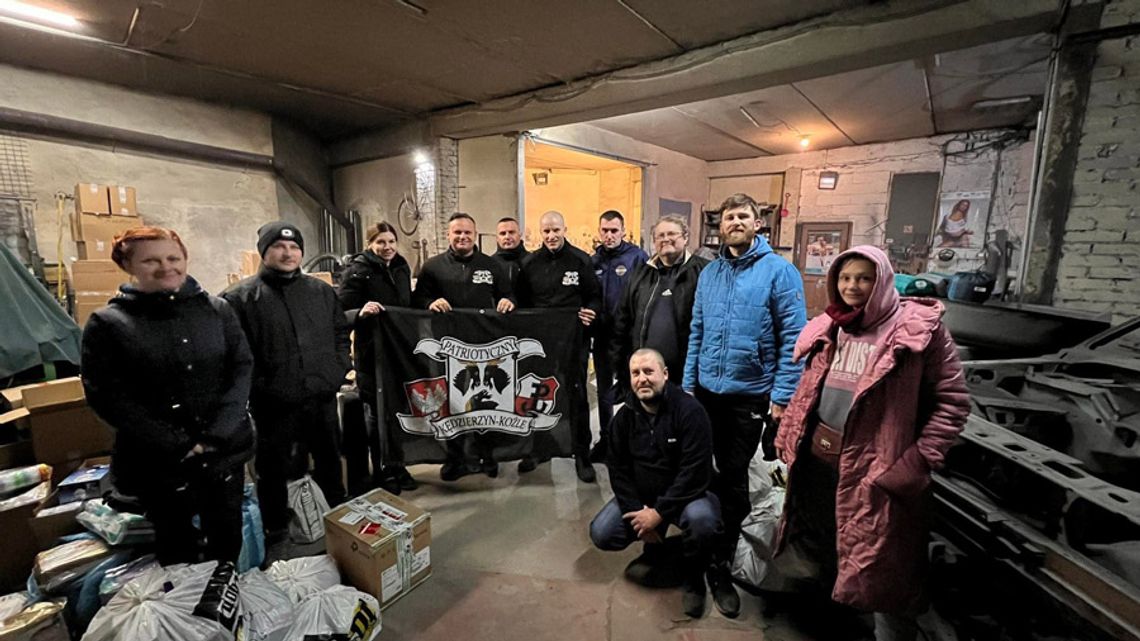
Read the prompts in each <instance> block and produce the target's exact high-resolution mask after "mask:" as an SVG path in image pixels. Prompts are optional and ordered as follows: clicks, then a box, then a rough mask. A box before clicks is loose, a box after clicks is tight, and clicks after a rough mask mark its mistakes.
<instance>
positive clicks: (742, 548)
mask: <svg viewBox="0 0 1140 641" xmlns="http://www.w3.org/2000/svg"><path fill="white" fill-rule="evenodd" d="M786 470H787V468H786V466H785V465H784V464H783V463H782V462H780V461H765V460H764V455H763V451H762V450H761V449H757V450H756V454H755V456H753V457H752V461H751V462H750V463H749V465H748V497H749V499H750V501H751V502H752V509H751V511H750V512H749V514H748V516H746V517H745V518H744V522H743V523H741V525H740V538H739V539H737V541H736V554H735V556H734V558H733V561H732V576H733V577H734V578H736V579H738V580H740V581H742V582H744V583H745V584H747V585H750V586H752V587H754V588H761V589H765V590H780V589H781V588H782V586H783V583H784V580H783V577H781V576H780V574H779V572H777V571H776V569H775V568H774V567H773V564H772V543H773V538H774V537H775V534H776V526H777V525H778V524H779V522H780V514H781V513H782V512H783V510H784V488H782V487H778V486H776V485H774V484H773V482H772V478H773V474H779V475H781V476H783V475H785V474H786Z"/></svg>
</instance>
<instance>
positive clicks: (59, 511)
mask: <svg viewBox="0 0 1140 641" xmlns="http://www.w3.org/2000/svg"><path fill="white" fill-rule="evenodd" d="M81 511H83V503H82V502H75V503H65V504H63V505H60V502H59V492H58V491H56V492H52V493H51V494H50V495H49V496H48V497H47V500H45V501H44V502H43V503H41V504H40V505H39V506H37V507H36V509H35V511H34V513H33V516H32V518H31V519H30V523H29V524H28V525H29V527H31V530H32V536H34V537H35V540H36V549H37V550H38V551H40V550H47V549H50V548H53V547H55V546H56V545H58V544H59V539H60V537H62V536H67V535H68V534H76V533H79V532H82V531H83V525H81V524H80V523H79V521H77V520H75V516H76V515H77V514H79V513H80V512H81Z"/></svg>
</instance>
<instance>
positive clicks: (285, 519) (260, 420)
mask: <svg viewBox="0 0 1140 641" xmlns="http://www.w3.org/2000/svg"><path fill="white" fill-rule="evenodd" d="M251 409H252V414H253V420H254V423H255V424H256V425H257V458H256V459H255V460H254V469H256V470H257V498H258V501H259V502H260V503H261V519H262V522H263V523H264V524H265V529H266V530H269V531H274V530H281V529H284V528H286V527H288V526H289V505H288V503H289V501H288V499H289V495H288V488H287V486H288V483H289V481H292V480H295V479H299V478H301V477H302V476H304V475H305V474H306V473H307V472H308V471H309V456H310V455H311V456H312V457H313V468H314V470H313V480H315V481H316V482H317V485H318V486H320V488H321V492H322V493H324V495H325V500H327V501H328V503H329V505H331V506H336V505H339V504H340V503H342V502H344V499H345V493H344V481H343V473H342V470H341V464H340V435H339V430H338V429H337V416H336V397H335V396H329V397H327V398H318V399H311V400H308V401H305V402H303V403H298V404H284V403H277V404H273V403H260V402H259V403H257V404H255V405H253V406H252V407H251Z"/></svg>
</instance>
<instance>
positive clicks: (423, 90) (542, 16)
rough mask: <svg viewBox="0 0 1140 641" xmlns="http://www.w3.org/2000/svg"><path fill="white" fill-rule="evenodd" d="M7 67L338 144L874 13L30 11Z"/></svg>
mask: <svg viewBox="0 0 1140 641" xmlns="http://www.w3.org/2000/svg"><path fill="white" fill-rule="evenodd" d="M25 1H26V2H30V3H33V4H37V5H40V6H44V7H47V8H53V9H57V10H60V11H64V12H66V13H69V14H71V15H73V16H75V17H76V18H78V19H79V20H80V23H81V28H80V30H79V33H80V34H81V35H82V36H83V37H82V38H74V37H66V36H63V35H60V34H53V33H46V32H42V31H35V30H29V29H24V28H21V27H18V26H14V25H12V24H9V23H0V62H5V63H9V64H15V65H20V66H26V67H31V68H37V69H44V70H49V71H55V72H60V73H65V74H70V75H76V76H81V77H86V78H91V79H94V80H100V81H106V82H112V83H115V84H120V85H125V86H129V87H134V88H139V89H144V90H148V91H157V92H162V93H169V94H174V95H181V96H190V97H194V98H201V99H206V100H213V101H220V102H226V103H232V104H238V105H242V106H248V107H252V108H255V109H259V110H263V111H267V112H270V113H273V114H276V115H280V116H284V117H289V118H291V119H294V120H296V121H298V122H301V123H304V124H306V125H307V126H309V127H310V128H312V129H313V130H314V131H316V132H317V133H318V134H319V135H320V136H321V137H323V138H325V139H334V138H338V137H343V136H346V135H348V134H351V133H354V132H359V131H362V130H367V129H376V128H380V127H390V126H393V125H398V124H401V123H402V122H405V121H408V120H412V119H415V118H416V117H419V116H422V115H424V114H427V113H429V112H432V111H435V110H440V109H445V108H455V107H462V106H464V105H470V104H480V103H485V102H487V101H490V100H494V99H497V98H502V97H506V96H512V95H516V94H520V93H523V92H527V91H532V90H536V89H541V88H544V87H551V86H558V85H561V84H564V83H568V82H570V81H573V80H577V79H581V78H585V77H589V76H592V75H595V74H599V73H603V72H607V71H612V70H615V69H622V68H626V67H629V66H632V65H637V64H640V63H645V62H648V61H653V60H658V59H662V58H666V57H670V56H675V55H678V54H682V53H684V52H686V51H690V50H692V49H697V48H700V47H705V46H708V45H711V44H714V43H718V42H722V41H725V40H729V39H732V38H736V37H739V36H742V35H746V34H750V33H755V32H761V31H765V30H769V29H774V28H778V27H781V26H784V25H788V24H792V23H796V22H800V21H803V20H806V19H811V18H815V17H819V16H824V15H827V14H830V13H831V12H832V11H835V10H838V9H841V8H850V7H852V6H858V5H864V4H874V2H872V1H871V0H864V1H861V2H853V1H852V0H779V1H767V2H762V3H761V2H740V1H737V0H702V1H701V2H692V1H691V0H574V1H573V2H537V1H535V0H493V1H492V2H485V1H479V2H477V1H474V0H339V1H338V2H336V3H327V2H313V1H312V0H272V1H271V0H241V1H239V2H234V1H233V0H141V2H140V1H139V0H25Z"/></svg>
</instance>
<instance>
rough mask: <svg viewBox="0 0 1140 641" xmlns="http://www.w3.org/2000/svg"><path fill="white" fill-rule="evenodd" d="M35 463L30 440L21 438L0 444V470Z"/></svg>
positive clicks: (0, 419)
mask: <svg viewBox="0 0 1140 641" xmlns="http://www.w3.org/2000/svg"><path fill="white" fill-rule="evenodd" d="M0 422H3V416H0ZM35 463H36V456H35V454H33V453H32V442H31V441H30V440H24V439H21V440H18V441H16V442H14V443H8V444H6V445H0V470H7V469H11V468H13V467H23V466H25V465H35Z"/></svg>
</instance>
